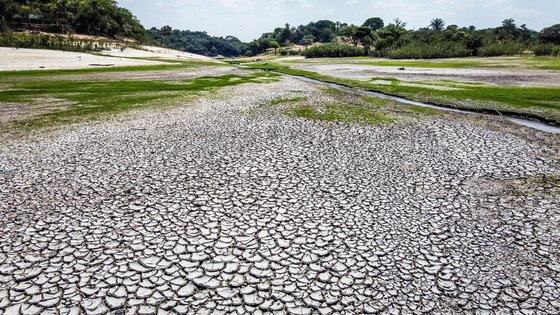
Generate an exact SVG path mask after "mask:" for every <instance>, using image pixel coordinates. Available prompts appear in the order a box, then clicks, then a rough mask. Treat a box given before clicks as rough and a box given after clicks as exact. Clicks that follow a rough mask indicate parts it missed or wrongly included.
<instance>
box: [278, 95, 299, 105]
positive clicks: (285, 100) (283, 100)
mask: <svg viewBox="0 0 560 315" xmlns="http://www.w3.org/2000/svg"><path fill="white" fill-rule="evenodd" d="M306 99H307V97H303V96H302V97H294V98H279V99H277V100H273V101H271V102H270V105H279V104H288V103H298V102H301V101H305V100H306Z"/></svg>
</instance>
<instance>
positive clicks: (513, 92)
mask: <svg viewBox="0 0 560 315" xmlns="http://www.w3.org/2000/svg"><path fill="white" fill-rule="evenodd" d="M249 67H252V68H256V69H264V70H271V71H276V72H280V73H285V74H290V75H296V76H303V77H307V78H311V79H315V80H320V81H324V82H330V83H337V84H341V85H345V86H350V87H359V88H363V89H367V90H372V91H378V92H383V93H387V94H391V95H398V96H402V97H406V98H408V99H413V100H418V101H424V102H431V103H435V104H439V105H444V106H452V107H462V108H475V109H482V110H497V111H504V112H508V113H516V114H520V115H531V116H537V117H540V118H543V119H547V120H551V121H555V122H557V123H560V89H558V88H554V87H511V86H494V85H478V84H477V85H473V84H461V83H456V82H443V81H441V82H438V83H437V84H436V86H434V83H432V86H428V85H426V86H410V85H407V84H406V83H408V82H405V81H401V80H398V79H394V78H391V79H390V83H389V84H387V83H386V82H384V83H383V84H381V83H380V82H379V80H372V81H369V82H366V81H359V80H352V79H344V78H337V77H332V76H327V75H321V74H318V73H315V72H311V71H305V70H299V69H294V68H290V67H287V66H284V65H280V64H274V63H255V64H250V65H249ZM437 85H439V86H443V87H447V88H444V89H439V88H437Z"/></svg>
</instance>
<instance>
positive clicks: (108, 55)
mask: <svg viewBox="0 0 560 315" xmlns="http://www.w3.org/2000/svg"><path fill="white" fill-rule="evenodd" d="M142 49H145V50H140V49H132V48H127V49H125V50H124V51H121V50H120V49H112V50H108V51H103V52H102V53H101V55H94V54H89V53H77V52H68V51H59V50H47V49H27V48H10V47H0V71H14V70H42V69H45V70H53V69H82V68H98V67H113V66H114V67H119V66H144V65H157V64H162V63H163V62H160V61H155V60H141V59H133V58H161V59H174V60H196V61H213V60H214V59H212V58H210V57H206V56H201V55H196V54H191V53H187V52H182V51H177V50H173V49H166V48H159V47H151V46H142Z"/></svg>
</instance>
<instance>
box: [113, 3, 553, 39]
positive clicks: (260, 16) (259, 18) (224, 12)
mask: <svg viewBox="0 0 560 315" xmlns="http://www.w3.org/2000/svg"><path fill="white" fill-rule="evenodd" d="M119 4H120V5H121V6H124V7H126V8H128V9H130V10H131V11H132V13H133V14H135V15H136V16H137V17H138V19H139V20H140V21H141V22H142V24H143V25H144V26H145V27H146V28H151V27H153V26H155V27H158V28H159V27H161V26H163V25H166V24H168V25H170V26H172V27H173V28H175V29H181V30H192V31H206V32H208V33H209V34H210V35H214V36H227V35H232V36H236V37H238V38H239V39H241V40H242V41H245V42H247V41H251V40H253V39H255V38H258V37H260V36H261V34H262V33H265V32H270V31H272V30H274V28H276V27H279V26H282V25H284V24H285V23H290V24H291V25H294V26H297V25H300V24H307V23H309V22H311V21H317V20H322V19H329V20H333V21H341V22H345V23H349V24H361V23H363V22H364V21H365V20H366V19H367V18H370V17H374V16H379V17H381V18H382V19H383V20H384V21H385V23H389V22H391V21H392V20H393V19H395V18H400V19H402V20H403V21H405V22H407V23H408V24H407V28H410V29H418V28H420V27H425V26H427V25H428V24H429V22H430V20H431V19H433V18H436V17H439V18H442V19H443V20H445V22H446V24H447V25H450V24H456V25H459V26H470V25H474V26H476V27H477V28H488V27H495V26H498V25H500V24H501V21H503V20H504V19H506V18H513V19H515V21H516V23H517V24H518V25H522V24H527V27H528V28H531V29H534V30H537V31H540V30H541V29H543V28H544V27H547V26H550V25H553V24H556V23H560V21H559V20H558V18H557V14H555V12H556V13H557V12H559V11H560V1H559V2H556V3H551V1H548V0H535V1H532V2H531V3H528V2H527V1H522V0H494V1H487V0H484V1H483V0H409V1H406V0H393V1H391V2H389V1H381V0H370V1H364V0H343V1H333V0H327V1H318V0H273V1H264V0H245V1H241V0H208V1H197V0H156V1H148V0H120V1H119Z"/></svg>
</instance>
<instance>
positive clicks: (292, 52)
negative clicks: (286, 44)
mask: <svg viewBox="0 0 560 315" xmlns="http://www.w3.org/2000/svg"><path fill="white" fill-rule="evenodd" d="M300 54H301V52H299V51H297V50H293V49H286V48H284V49H281V50H280V55H281V56H297V55H300Z"/></svg>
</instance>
